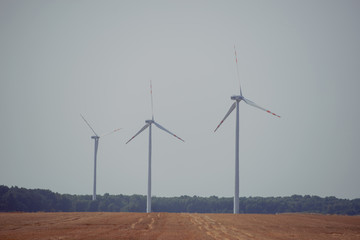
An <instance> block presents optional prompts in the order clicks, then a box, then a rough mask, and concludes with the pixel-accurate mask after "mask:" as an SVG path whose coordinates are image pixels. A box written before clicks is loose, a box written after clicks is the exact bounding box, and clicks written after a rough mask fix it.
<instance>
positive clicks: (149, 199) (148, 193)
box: [126, 81, 185, 213]
mask: <svg viewBox="0 0 360 240" xmlns="http://www.w3.org/2000/svg"><path fill="white" fill-rule="evenodd" d="M150 94H151V112H152V118H151V120H146V121H145V123H146V124H145V126H144V127H143V128H141V129H140V131H138V132H137V133H136V134H135V135H134V136H133V137H132V138H130V140H129V141H127V142H126V144H128V143H129V142H130V141H131V140H133V139H134V138H135V137H136V136H137V135H139V134H140V133H141V132H142V131H144V130H145V129H146V128H148V127H149V162H148V191H147V201H146V212H147V213H150V212H151V125H152V124H154V125H155V126H157V127H158V128H160V129H161V130H163V131H165V132H167V133H169V134H170V135H173V136H174V137H176V138H177V139H179V140H181V141H183V142H185V141H184V140H182V139H181V138H179V137H178V136H176V135H175V134H173V133H172V132H170V131H169V130H167V129H165V128H164V127H162V126H161V125H160V124H158V123H157V122H155V121H154V107H153V97H152V84H151V81H150Z"/></svg>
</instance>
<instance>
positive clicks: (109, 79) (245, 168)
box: [0, 0, 360, 199]
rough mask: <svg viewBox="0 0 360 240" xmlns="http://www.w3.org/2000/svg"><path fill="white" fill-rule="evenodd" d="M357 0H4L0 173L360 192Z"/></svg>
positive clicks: (142, 186)
mask: <svg viewBox="0 0 360 240" xmlns="http://www.w3.org/2000/svg"><path fill="white" fill-rule="evenodd" d="M359 12H360V1H350V0H346V1H330V0H315V1H313V0H306V1H285V0H283V1H275V0H273V1H45V0H44V1H35V0H33V1H20V0H19V1H11V0H0V132H1V138H0V184H4V185H7V186H19V187H26V188H42V189H50V190H52V191H55V192H59V193H71V194H92V184H93V151H94V141H93V140H92V139H91V136H92V135H93V134H92V132H91V130H90V129H89V128H88V127H87V126H86V124H85V123H84V121H83V120H82V119H81V117H80V113H81V114H83V115H84V116H85V118H86V119H87V120H88V122H89V123H90V124H91V125H92V127H93V128H94V130H95V131H96V132H97V133H98V134H99V135H101V134H103V133H106V132H108V131H111V130H113V129H115V128H123V129H122V130H121V131H119V132H117V133H114V134H112V135H108V136H106V137H104V138H100V144H99V151H98V179H97V180H98V185H97V193H98V194H104V193H110V194H142V195H145V194H146V191H147V190H146V189H147V161H148V131H144V132H143V133H142V134H141V135H139V136H138V137H136V138H135V139H134V140H133V141H131V142H130V143H129V144H126V145H125V142H126V141H127V140H128V139H130V138H131V137H132V136H133V135H134V134H135V133H136V132H137V131H138V130H140V128H141V127H142V126H143V125H144V124H145V122H144V121H145V120H147V119H150V118H151V101H150V99H151V98H150V87H149V85H150V84H149V82H150V80H152V83H153V98H154V114H155V120H156V121H157V122H158V123H160V124H161V125H162V126H164V127H165V128H167V129H168V130H170V131H172V132H174V133H175V134H177V135H179V136H180V137H181V138H183V139H184V140H185V143H183V142H181V141H179V140H178V139H176V138H174V137H173V136H171V135H168V134H167V133H166V132H163V131H161V130H160V129H158V128H156V127H153V132H152V133H153V155H152V156H153V158H152V159H153V165H152V168H153V172H152V173H153V182H152V183H153V185H152V186H153V188H152V190H153V191H152V192H153V195H155V196H181V195H190V196H193V195H197V196H211V195H216V196H221V197H231V196H233V194H234V159H235V112H234V113H233V114H232V115H230V116H229V118H228V119H227V120H226V121H225V122H224V123H223V125H222V126H221V127H220V129H218V131H217V132H216V133H214V132H213V131H214V129H215V128H216V126H217V125H218V123H219V122H220V121H221V119H222V118H223V117H224V115H225V113H226V112H227V111H228V109H229V107H230V106H231V104H232V100H231V99H230V97H231V96H232V95H234V94H238V92H239V85H238V80H237V75H236V64H235V60H234V44H236V48H237V53H238V65H239V73H240V80H241V87H242V91H243V94H244V95H245V97H247V98H248V99H250V100H252V101H254V102H256V103H257V104H258V105H260V106H262V107H265V108H268V109H270V110H271V111H273V112H275V113H277V114H278V115H280V116H281V118H276V117H274V116H272V115H270V114H267V113H266V112H263V111H261V110H259V109H256V108H253V107H251V106H248V105H246V104H245V103H244V102H241V104H240V196H263V197H266V196H289V195H292V194H301V195H305V194H309V195H318V196H323V197H324V196H336V197H339V198H350V199H353V198H359V197H360V188H359V182H360V174H359V170H360V159H359V156H360V147H359V143H360V127H359V123H360V107H359V101H358V94H359V90H360V44H359V43H360V25H359V23H360V14H359Z"/></svg>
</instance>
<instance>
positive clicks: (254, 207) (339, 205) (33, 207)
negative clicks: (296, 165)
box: [0, 185, 360, 215]
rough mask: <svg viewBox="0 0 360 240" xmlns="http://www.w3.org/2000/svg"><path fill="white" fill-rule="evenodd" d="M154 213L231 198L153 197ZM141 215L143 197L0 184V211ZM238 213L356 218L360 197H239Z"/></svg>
mask: <svg viewBox="0 0 360 240" xmlns="http://www.w3.org/2000/svg"><path fill="white" fill-rule="evenodd" d="M152 210H153V211H154V212H188V213H232V211H233V198H226V197H216V196H211V197H199V196H192V197H190V196H180V197H153V198H152ZM13 211H20V212H39V211H41V212H145V211H146V196H143V195H131V196H128V195H122V194H120V195H110V194H108V193H106V194H104V195H98V196H97V200H96V201H92V196H91V195H70V194H59V193H54V192H52V191H50V190H43V189H25V188H18V187H11V188H9V187H7V186H4V185H0V212H13ZM240 213H260V214H276V213H320V214H342V215H360V198H358V199H353V200H348V199H338V198H336V197H325V198H322V197H318V196H309V195H305V196H301V195H292V196H290V197H241V198H240Z"/></svg>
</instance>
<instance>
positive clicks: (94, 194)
mask: <svg viewBox="0 0 360 240" xmlns="http://www.w3.org/2000/svg"><path fill="white" fill-rule="evenodd" d="M80 116H81V117H82V119H83V120H84V121H85V123H86V124H87V125H88V126H89V128H90V129H91V131H93V133H94V134H95V136H92V137H91V138H92V139H94V140H95V150H94V188H93V196H92V200H93V201H94V200H96V157H97V150H98V146H99V138H100V137H105V136H107V135H109V134H112V133H114V132H116V131H119V130H120V129H121V128H118V129H115V130H113V131H111V132H109V133H106V134H104V135H102V136H99V135H97V134H96V132H95V131H94V129H93V128H92V127H91V126H90V124H89V123H88V121H86V119H85V118H84V116H83V115H81V114H80Z"/></svg>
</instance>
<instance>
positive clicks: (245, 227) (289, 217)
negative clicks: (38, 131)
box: [0, 213, 360, 240]
mask: <svg viewBox="0 0 360 240" xmlns="http://www.w3.org/2000/svg"><path fill="white" fill-rule="evenodd" d="M0 239H1V240H6V239H86V240H89V239H196V240H200V239H222V240H223V239H239V240H240V239H261V240H264V239H269V240H271V239H276V240H279V239H286V240H288V239H306V240H309V239H324V240H325V239H326V240H330V239H354V240H355V239H356V240H359V239H360V216H355V217H350V216H328V215H317V214H279V215H260V214H240V215H233V214H188V213H150V214H146V213H0Z"/></svg>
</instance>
